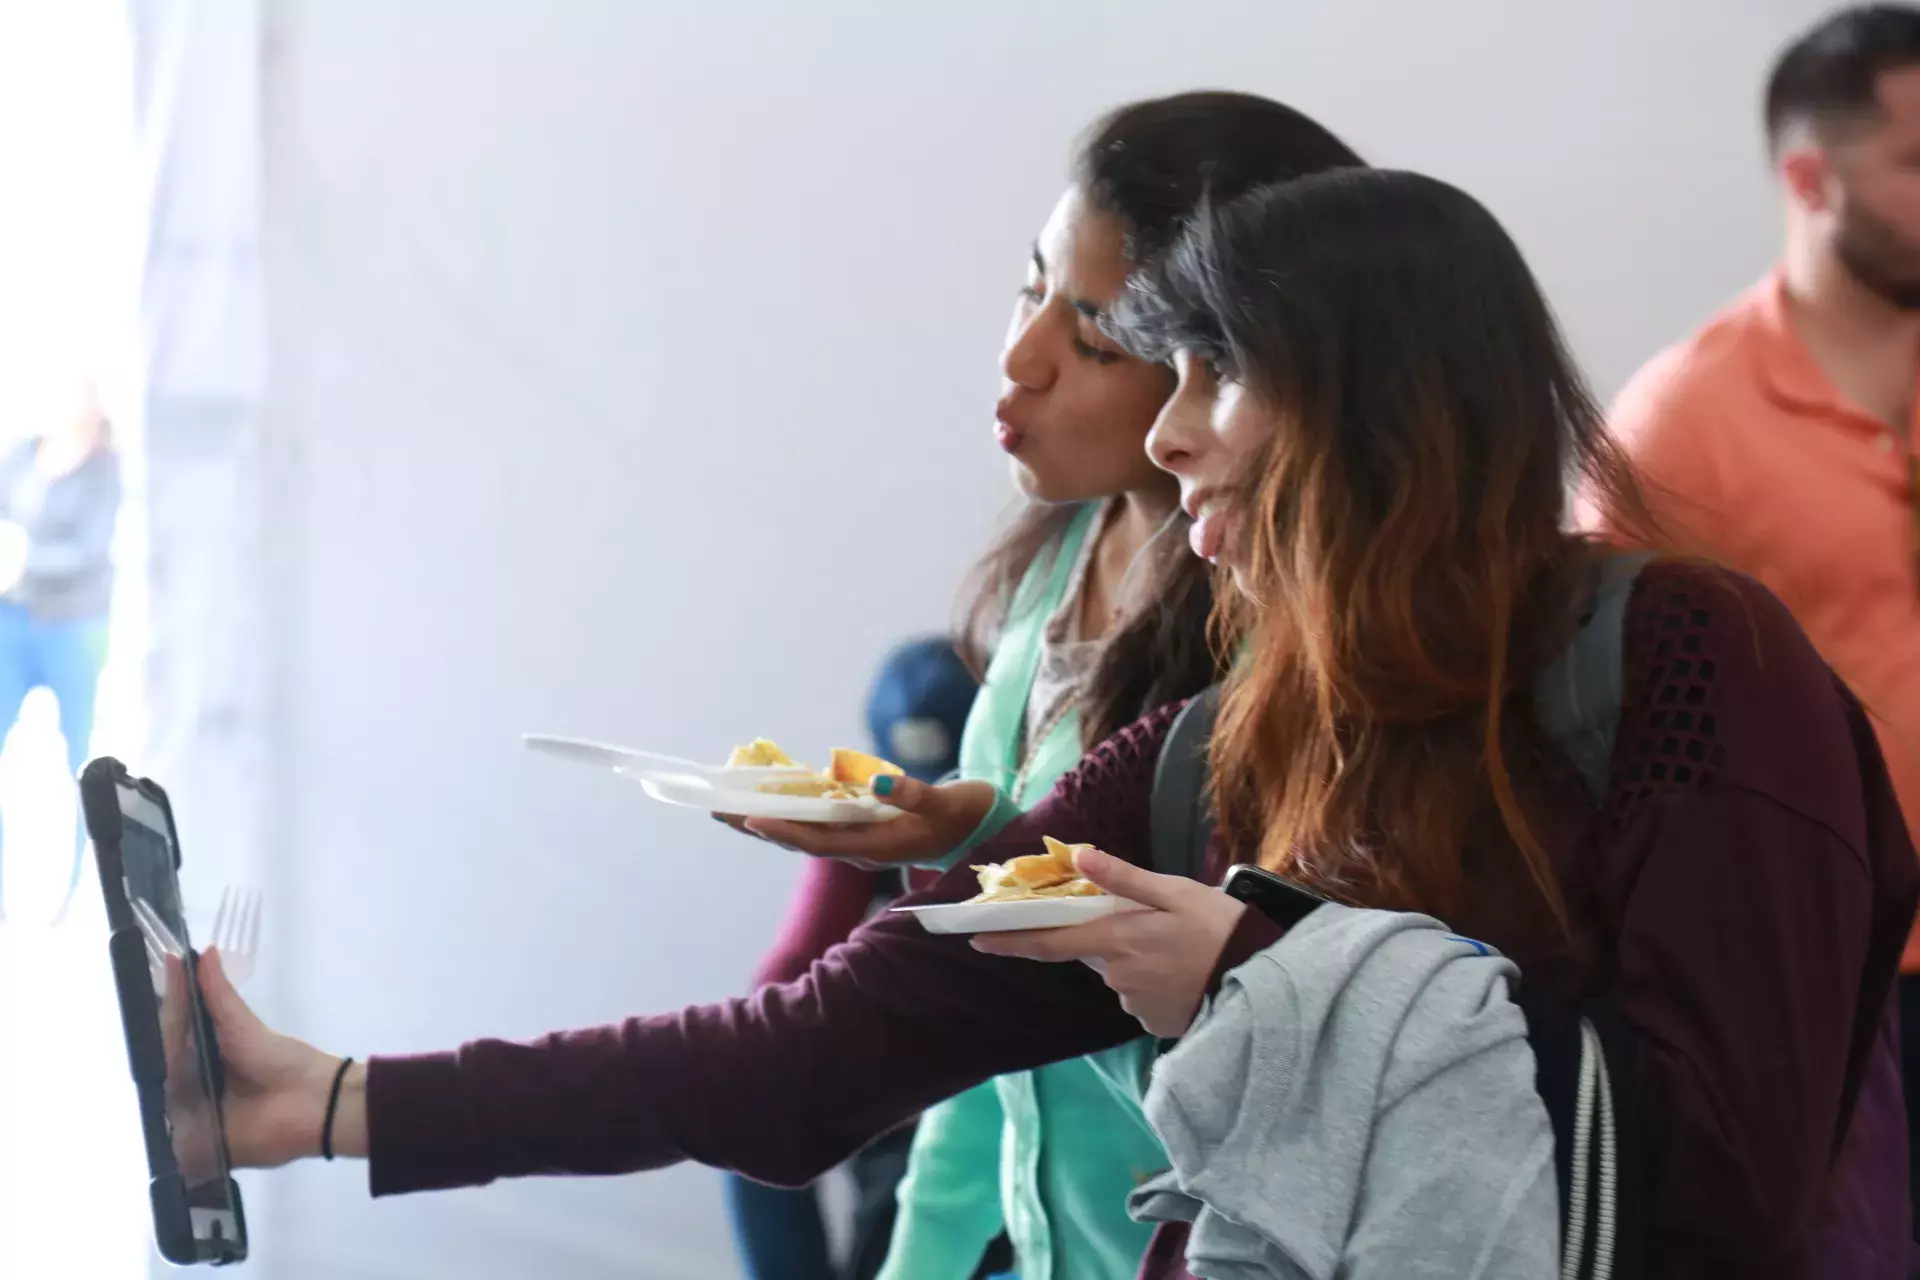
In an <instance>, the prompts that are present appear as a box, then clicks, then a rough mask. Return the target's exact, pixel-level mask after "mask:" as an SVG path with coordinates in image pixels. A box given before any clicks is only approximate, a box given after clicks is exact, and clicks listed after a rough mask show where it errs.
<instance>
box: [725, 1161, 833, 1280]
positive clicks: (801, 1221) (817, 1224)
mask: <svg viewBox="0 0 1920 1280" xmlns="http://www.w3.org/2000/svg"><path fill="white" fill-rule="evenodd" d="M727 1208H728V1210H729V1211H730V1213H731V1216H732V1218H733V1237H734V1243H735V1246H736V1247H737V1248H738V1249H739V1251H740V1263H741V1266H742V1268H743V1269H744V1270H745V1271H746V1273H747V1276H748V1280H838V1276H837V1273H836V1271H835V1268H834V1265H833V1256H832V1254H831V1253H829V1252H828V1248H827V1224H826V1223H825V1222H824V1221H822V1219H821V1216H820V1194H819V1192H817V1191H815V1190H814V1189H813V1188H812V1187H801V1188H799V1189H798V1190H789V1189H788V1188H786V1187H768V1186H762V1185H761V1184H760V1183H758V1182H754V1181H753V1180H751V1179H749V1178H743V1177H741V1176H740V1175H739V1174H737V1173H730V1174H728V1175H727Z"/></svg>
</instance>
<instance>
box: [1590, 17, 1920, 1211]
mask: <svg viewBox="0 0 1920 1280" xmlns="http://www.w3.org/2000/svg"><path fill="white" fill-rule="evenodd" d="M1766 127H1767V140H1768V144H1769V146H1770V148H1771V153H1772V157H1773V163H1774V170H1775V173H1776V175H1777V176H1778V178H1779V181H1780V187H1781V191H1782V193H1783V195H1784V196H1785V205H1786V231H1787V235H1786V250H1785V253H1784V255H1783V256H1782V258H1781V260H1780V263H1779V265H1778V266H1777V267H1776V268H1775V270H1774V271H1773V273H1772V274H1770V275H1769V276H1768V277H1767V278H1766V279H1764V280H1762V281H1761V282H1760V283H1759V284H1757V285H1755V286H1754V287H1753V288H1751V289H1749V290H1748V291H1747V292H1746V293H1745V294H1743V295H1742V296H1741V297H1739V298H1738V299H1736V300H1735V301H1734V303H1733V304H1732V305H1731V306H1729V307H1728V308H1727V309H1726V310H1724V311H1722V312H1721V313H1720V314H1719V315H1717V316H1715V317H1714V318H1713V319H1712V320H1711V321H1709V322H1708V324H1707V326H1706V327H1705V328H1704V329H1702V330H1701V331H1700V332H1699V333H1697V334H1695V335H1694V336H1693V337H1691V338H1689V339H1687V340H1686V341H1685V342H1682V343H1681V344H1679V345H1678V346H1676V347H1673V348H1671V349H1669V350H1667V351H1665V352H1663V353H1662V354H1661V355H1659V356H1658V357H1656V358H1655V359H1654V361H1653V362H1652V363H1651V364H1649V365H1648V366H1647V367H1646V368H1645V369H1643V370H1641V372H1640V373H1639V374H1638V375H1637V376H1636V377H1635V378H1634V379H1633V381H1632V382H1631V383H1629V384H1628V386H1627V388H1626V390H1625V391H1623V392H1622V393H1621V395H1620V398H1619V400H1618V402H1617V403H1616V404H1615V406H1614V409H1613V415H1612V417H1613V426H1614V430H1615V432H1616V433H1617V434H1618V435H1619V436H1620V438H1621V440H1622V442H1623V443H1624V444H1625V445H1626V446H1627V448H1628V449H1629V450H1630V451H1631V452H1632V454H1633V456H1634V458H1635V460H1636V462H1637V463H1638V464H1639V466H1640V469H1641V472H1642V475H1643V476H1644V478H1645V479H1646V481H1647V483H1648V486H1649V490H1650V492H1649V498H1650V499H1651V500H1652V503H1653V506H1654V510H1655V514H1656V515H1657V516H1659V517H1660V519H1661V521H1662V524H1663V525H1664V526H1665V528H1664V532H1665V533H1666V534H1667V536H1668V537H1669V538H1670V539H1671V540H1672V541H1674V542H1675V543H1677V544H1678V545H1680V546H1682V547H1684V548H1686V549H1689V550H1694V551H1699V552H1703V553H1705V554H1707V555H1710V556H1713V557H1715V558H1717V559H1719V560H1721V561H1723V562H1724V563H1727V564H1729V565H1731V566H1733V567H1734V568H1736V569H1738V570H1740V571H1741V572H1743V573H1747V574H1750V575H1752V576H1753V577H1756V578H1758V579H1760V580H1761V581H1763V582H1765V583H1766V584H1767V585H1768V586H1769V587H1771V588H1772V589H1773V591H1774V592H1775V593H1776V594H1777V595H1779V597H1780V598H1781V599H1782V600H1784V601H1785V602H1786V603H1787V606H1788V607H1789V608H1790V609H1792V610H1793V612H1794V614H1795V615H1796V616H1797V617H1798V619H1799V621H1800V624H1801V626H1802V627H1804V628H1805V629H1806V632H1807V634H1808V635H1809V636H1810V637H1811V638H1812V640H1813V642H1814V644H1815V645H1816V646H1817V647H1818V648H1819V649H1820V651H1821V653H1822V654H1824V655H1825V657H1826V659H1827V661H1828V662H1829V663H1830V664H1831V665H1832V666H1833V668H1834V669H1835V670H1836V671H1837V672H1839V673H1840V675H1841V676H1842V677H1843V678H1844V679H1845V680H1847V681H1848V682H1849V683H1850V684H1851V685H1852V686H1853V688H1854V689H1855V691H1856V692H1857V693H1858V694H1859V696H1860V698H1861V700H1862V701H1863V702H1864V703H1865V704H1866V705H1867V707H1868V708H1869V709H1870V710H1871V711H1872V712H1873V713H1874V714H1875V716H1876V718H1877V720H1878V722H1879V728H1880V741H1881V746H1882V751H1883V753H1884V754H1885V756H1886V760H1887V767H1888V770H1889V771H1890V772H1891V773H1892V775H1893V781H1894V786H1895V789H1896V790H1897V792H1898V794H1899V796H1900V802H1901V806H1902V808H1903V809H1904V811H1905V813H1906V818H1907V825H1908V827H1909V829H1910V830H1913V831H1916V832H1920V576H1917V575H1916V563H1917V561H1916V557H1920V539H1917V538H1916V530H1920V524H1917V523H1916V515H1915V513H1916V509H1917V508H1916V480H1917V479H1920V471H1916V467H1915V457H1916V444H1917V443H1920V440H1917V438H1916V431H1915V422H1916V396H1915V386H1916V380H1917V378H1920V9H1916V8H1914V7H1912V6H1908V5H1872V6H1867V7H1862V8H1855V9H1847V10H1842V11H1840V12H1839V13H1836V14H1834V15H1833V16H1831V17H1829V18H1828V19H1827V20H1825V21H1824V22H1822V23H1821V24H1820V25H1819V26H1818V27H1816V28H1814V29H1813V30H1812V31H1810V32H1808V33H1807V34H1806V35H1804V36H1802V37H1801V38H1800V39H1799V40H1798V41H1796V42H1795V43H1794V44H1793V45H1792V46H1791V47H1789V48H1788V49H1787V50H1786V52H1785V53H1784V54H1782V55H1781V57H1780V60H1779V61H1778V62H1777V63H1776V64H1775V66H1774V70H1773V74H1772V77H1771V79H1770V80H1769V81H1768V84H1767V95H1766ZM1902 969H1903V970H1904V971H1905V973H1906V974H1907V976H1905V977H1903V979H1902V983H1901V1006H1902V1007H1901V1020H1902V1025H1903V1032H1902V1037H1903V1041H1904V1048H1905V1054H1904V1056H1905V1060H1906V1075H1907V1083H1908V1088H1907V1094H1908V1098H1909V1100H1910V1105H1909V1107H1908V1111H1909V1132H1910V1134H1911V1135H1912V1138H1913V1141H1912V1143H1911V1147H1912V1153H1911V1154H1913V1155H1915V1156H1917V1157H1920V1132H1915V1125H1914V1123H1913V1122H1914V1120H1916V1119H1920V932H1917V933H1916V935H1915V938H1914V939H1913V940H1910V941H1909V942H1908V945H1907V954H1906V957H1905V961H1904V963H1903V964H1902ZM1914 1172H1915V1180H1914V1181H1915V1186H1916V1187H1920V1166H1916V1168H1915V1171H1914Z"/></svg>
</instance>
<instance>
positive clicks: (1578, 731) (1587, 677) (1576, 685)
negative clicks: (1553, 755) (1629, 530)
mask: <svg viewBox="0 0 1920 1280" xmlns="http://www.w3.org/2000/svg"><path fill="white" fill-rule="evenodd" d="M1652 559H1653V557H1652V556H1651V555H1648V554H1645V553H1642V552H1633V553H1627V554H1621V555H1614V556H1609V557H1608V558H1607V559H1606V560H1604V561H1602V562H1601V563H1600V564H1599V566H1598V567H1597V568H1596V569H1595V571H1594V586H1593V597H1592V601H1591V603H1590V604H1589V605H1588V608H1587V612H1586V616H1585V617H1583V618H1582V619H1581V622H1580V631H1579V633H1578V634H1577V635H1575V636H1574V638H1573V642H1572V643H1571V644H1569V645H1568V646H1567V647H1566V648H1565V649H1563V650H1561V651H1560V653H1559V655H1558V656H1557V657H1555V658H1554V659H1553V661H1551V662H1549V663H1548V664H1547V665H1546V666H1545V667H1543V668H1541V671H1540V675H1539V677H1538V678H1537V679H1536V680H1535V681H1534V685H1533V714H1534V720H1535V722H1536V723H1537V724H1538V725H1539V726H1540V728H1541V729H1542V731H1544V732H1545V733H1546V735H1547V736H1548V737H1549V738H1551V739H1553V741H1554V742H1555V743H1557V744H1558V745H1559V747H1560V749H1561V750H1562V751H1564V752H1565V753H1566V755H1567V759H1568V760H1570V761H1572V762H1573V765H1574V767H1575V768H1576V769H1578V770H1579V771H1580V777H1581V779H1582V780H1583V781H1584V782H1585V783H1586V785H1587V794H1588V795H1589V796H1591V797H1593V800H1594V803H1596V804H1598V803H1600V801H1601V800H1602V799H1603V798H1604V797H1605V796H1606V794H1607V775H1608V774H1609V772H1610V771H1611V770H1612V767H1613V740H1614V736H1615V734H1616V732H1617V731H1618V730H1619V728H1620V699H1621V697H1622V696H1623V694H1624V689H1623V684H1624V680H1623V677H1622V675H1621V669H1620V668H1621V655H1622V650H1623V640H1622V634H1621V633H1622V630H1623V628H1624V624H1625V622H1626V616H1627V602H1628V601H1629V600H1631V599H1632V598H1633V584H1634V581H1635V580H1636V579H1637V578H1639V576H1640V570H1642V569H1644V568H1645V567H1646V566H1647V562H1648V561H1650V560H1652Z"/></svg>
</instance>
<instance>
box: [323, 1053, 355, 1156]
mask: <svg viewBox="0 0 1920 1280" xmlns="http://www.w3.org/2000/svg"><path fill="white" fill-rule="evenodd" d="M352 1065H353V1059H352V1058H348V1059H346V1060H345V1061H343V1062H342V1063H341V1064H340V1069H339V1070H338V1071H336V1072H334V1073H333V1088H331V1089H329V1090H328V1091H327V1119H326V1123H325V1124H323V1125H321V1126H320V1155H321V1156H322V1158H324V1159H327V1160H331V1159H333V1116H334V1113H335V1112H336V1111H338V1110H340V1086H341V1085H343V1084H345V1083H346V1082H347V1068H348V1067H351V1066H352Z"/></svg>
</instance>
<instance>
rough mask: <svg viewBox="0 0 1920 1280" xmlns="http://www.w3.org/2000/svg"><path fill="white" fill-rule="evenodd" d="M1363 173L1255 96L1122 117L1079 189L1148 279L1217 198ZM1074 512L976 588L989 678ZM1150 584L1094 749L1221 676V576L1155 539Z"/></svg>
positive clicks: (1098, 672)
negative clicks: (1005, 632) (1114, 225)
mask: <svg viewBox="0 0 1920 1280" xmlns="http://www.w3.org/2000/svg"><path fill="white" fill-rule="evenodd" d="M1361 163H1363V162H1362V161H1361V159H1360V157H1359V156H1357V155H1355V154H1354V152H1353V151H1352V150H1351V149H1350V148H1348V147H1347V145H1346V144H1345V143H1343V142H1341V141H1340V140H1339V139H1338V138H1336V137H1334V135H1333V134H1332V133H1330V132H1328V131H1327V130H1326V129H1324V128H1322V127H1321V126H1320V125H1318V124H1316V123H1315V122H1314V121H1312V120H1310V119H1308V118H1307V117H1306V116H1304V115H1302V114H1301V113H1299V112H1298V111H1295V110H1294V109H1293V108H1291V107H1287V106H1283V105H1281V104H1280V103H1278V102H1274V101H1271V100H1269V99H1267V98H1261V97H1256V96H1254V95H1252V94H1245V93H1226V92H1212V91H1203V92H1194V93H1180V94H1174V95H1172V96H1171V97H1165V98H1150V99H1147V100H1145V101H1142V102H1134V103H1129V104H1127V105H1125V106H1122V107H1119V108H1117V109H1115V110H1114V111H1112V112H1110V113H1109V114H1108V115H1106V116H1105V117H1103V118H1102V119H1100V120H1099V121H1097V122H1095V124H1094V125H1093V127H1092V128H1091V129H1090V130H1089V131H1088V132H1087V135H1086V136H1085V138H1083V139H1082V141H1081V143H1080V145H1079V147H1078V149H1077V151H1076V153H1075V157H1074V162H1073V174H1072V177H1073V181H1074V183H1075V184H1076V185H1078V186H1079V187H1080V189H1081V190H1082V191H1083V192H1084V193H1085V194H1086V195H1087V197H1088V199H1089V201H1090V202H1091V204H1092V205H1093V207H1095V208H1097V209H1099V210H1101V211H1102V212H1104V213H1107V214H1110V215H1112V216H1113V217H1114V218H1116V219H1117V220H1118V221H1119V222H1120V224H1121V226H1122V227H1123V228H1124V229H1125V233H1126V240H1125V244H1126V252H1127V256H1128V258H1129V260H1130V261H1131V262H1132V263H1134V264H1135V265H1136V267H1137V266H1139V265H1143V264H1146V263H1149V262H1152V261H1153V260H1155V259H1156V258H1158V257H1159V256H1160V255H1161V254H1162V253H1163V252H1164V251H1165V250H1166V249H1167V247H1168V245H1169V244H1170V243H1172V241H1173V240H1174V238H1175V237H1176V236H1177V235H1178V233H1179V232H1180V230H1181V229H1182V227H1184V226H1185V225H1186V223H1187V221H1188V220H1189V219H1190V218H1191V216H1192V214H1193V212H1194V210H1195V209H1196V208H1197V207H1198V206H1199V204H1200V202H1201V200H1202V198H1203V197H1207V196H1209V195H1211V196H1212V198H1215V199H1226V198H1230V197H1232V196H1236V195H1239V194H1241V193H1242V192H1245V191H1247V190H1249V189H1251V188H1252V187H1254V186H1256V185H1258V184H1260V183H1266V182H1280V181H1284V180H1286V179H1289V178H1295V177H1299V176H1300V175H1302V174H1309V173H1319V172H1323V171H1325V170H1327V169H1331V168H1335V167H1338V166H1342V165H1359V164H1361ZM1168 386H1169V387H1171V386H1172V383H1171V381H1169V383H1168ZM1073 514H1074V507H1073V506H1071V505H1067V506H1058V505H1048V504H1044V503H1029V504H1027V505H1026V506H1025V507H1024V508H1022V509H1021V511H1020V512H1019V514H1018V515H1017V516H1015V517H1014V519H1013V520H1012V521H1011V522H1010V523H1009V524H1008V526H1007V528H1006V530H1005V531H1004V532H1003V533H1002V534H1001V535H1000V537H999V538H998V539H997V540H996V541H995V543H994V545H993V546H992V547H991V548H990V549H989V550H988V552H987V553H986V555H985V556H983V557H982V558H981V560H980V562H979V563H978V564H977V565H975V567H974V569H973V571H972V573H971V574H970V575H969V576H968V579H967V585H966V587H965V588H964V589H963V593H962V604H961V609H960V624H959V628H958V630H959V646H958V647H959V649H960V653H961V656H962V657H964V658H965V659H966V660H967V663H968V665H969V666H970V667H972V668H973V671H974V674H975V675H976V676H979V675H983V674H984V673H985V670H986V664H987V660H988V658H989V657H991V655H992V646H993V643H994V641H995V639H996V637H997V636H998V634H999V632H1000V630H1001V628H1002V627H1003V626H1004V625H1005V623H1006V621H1007V616H1008V613H1009V612H1010V610H1011V609H1012V607H1013V605H1014V603H1015V601H1014V597H1015V593H1016V592H1017V591H1018V589H1019V586H1020V582H1021V579H1022V578H1023V577H1024V575H1025V574H1026V572H1027V570H1028V569H1029V568H1031V567H1032V566H1033V565H1034V564H1035V563H1036V562H1038V561H1040V560H1041V559H1042V558H1043V557H1044V556H1046V555H1047V554H1048V549H1049V548H1051V547H1053V546H1056V545H1057V544H1058V539H1059V536H1060V534H1061V532H1062V531H1063V530H1064V529H1065V528H1066V526H1067V523H1068V522H1069V521H1070V520H1071V519H1072V518H1073ZM1140 572H1141V574H1142V579H1141V581H1140V582H1139V583H1138V584H1137V586H1138V590H1137V592H1136V593H1135V598H1136V599H1138V600H1141V601H1143V602H1145V603H1144V604H1143V605H1142V606H1141V607H1138V608H1136V609H1135V610H1134V611H1133V612H1131V613H1130V614H1129V615H1127V616H1126V617H1124V618H1122V619H1121V620H1120V622H1119V623H1118V624H1117V625H1116V626H1115V628H1114V630H1113V631H1112V633H1111V634H1110V635H1109V636H1108V639H1107V642H1106V644H1105V645H1103V646H1102V648H1101V653H1100V660H1099V664H1098V665H1097V667H1096V668H1095V669H1094V671H1093V673H1092V675H1091V676H1090V678H1089V680H1088V683H1087V687H1086V688H1085V690H1083V692H1082V698H1081V704H1080V705H1081V713H1082V714H1081V720H1082V737H1083V740H1084V741H1085V742H1086V743H1088V744H1089V745H1091V744H1092V743H1095V742H1098V741H1100V740H1101V739H1103V738H1105V737H1107V736H1108V735H1110V734H1112V733H1113V732H1114V731H1115V730H1116V729H1119V728H1120V727H1121V726H1123V725H1125V724H1127V723H1128V722H1129V721H1131V720H1133V719H1134V718H1135V717H1137V716H1138V715H1139V714H1140V713H1141V712H1142V711H1144V710H1147V709H1150V708H1153V707H1156V706H1160V705H1162V704H1164V703H1167V702H1172V701H1175V700H1176V699H1179V698H1183V697H1187V696H1189V695H1191V694H1193V693H1195V692H1197V691H1198V690H1200V689H1203V688H1205V687H1206V686H1207V685H1209V684H1212V683H1213V682H1214V681H1215V680H1216V679H1218V677H1219V668H1218V667H1217V666H1216V664H1215V661H1214V655H1213V652H1212V650H1211V649H1210V647H1209V645H1208V641H1207V624H1208V617H1209V615H1210V614H1211V612H1212V609H1213V591H1212V584H1211V581H1210V574H1209V572H1208V570H1207V567H1206V566H1205V565H1204V564H1202V563H1201V562H1200V561H1198V560H1196V559H1195V558H1194V557H1193V556H1191V555H1189V554H1188V553H1187V551H1186V539H1185V538H1184V537H1182V536H1179V533H1178V531H1169V535H1167V536H1162V537H1159V538H1157V539H1155V541H1154V543H1153V544H1152V545H1150V546H1149V547H1148V548H1147V549H1146V552H1145V554H1144V556H1143V560H1142V564H1141V565H1140Z"/></svg>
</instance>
